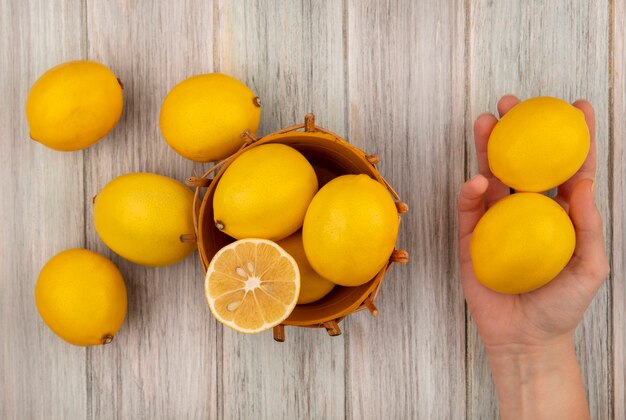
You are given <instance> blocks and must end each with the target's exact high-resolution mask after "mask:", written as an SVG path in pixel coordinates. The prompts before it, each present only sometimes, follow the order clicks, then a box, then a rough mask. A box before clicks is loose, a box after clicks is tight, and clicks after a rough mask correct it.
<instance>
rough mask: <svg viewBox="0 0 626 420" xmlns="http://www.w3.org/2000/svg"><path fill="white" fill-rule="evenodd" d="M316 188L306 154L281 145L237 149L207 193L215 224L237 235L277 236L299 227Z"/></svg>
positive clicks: (312, 171)
mask: <svg viewBox="0 0 626 420" xmlns="http://www.w3.org/2000/svg"><path fill="white" fill-rule="evenodd" d="M316 192H317V176H316V175H315V170H314V169H313V167H312V166H311V164H310V163H309V161H307V160H306V158H305V157H304V156H303V155H302V154H301V153H300V152H298V151H297V150H296V149H294V148H292V147H289V146H285V145H284V144H274V143H272V144H264V145H261V146H257V147H254V148H252V149H250V150H248V151H246V152H244V153H242V154H241V155H240V156H239V157H237V159H235V160H234V161H233V162H232V163H231V164H230V166H229V167H228V168H227V169H226V170H225V171H224V174H223V175H222V177H221V179H220V180H219V182H218V184H217V187H216V188H215V195H214V196H213V216H214V218H215V225H216V226H217V228H218V229H220V230H222V231H223V232H224V233H226V234H228V235H230V236H232V237H233V238H237V239H244V238H259V239H269V240H272V241H279V240H281V239H283V238H286V237H287V236H289V235H291V234H292V233H294V232H295V231H296V230H298V229H300V228H301V227H302V221H303V220H304V215H305V213H306V209H307V208H308V206H309V203H310V202H311V200H312V199H313V196H314V195H315V193H316Z"/></svg>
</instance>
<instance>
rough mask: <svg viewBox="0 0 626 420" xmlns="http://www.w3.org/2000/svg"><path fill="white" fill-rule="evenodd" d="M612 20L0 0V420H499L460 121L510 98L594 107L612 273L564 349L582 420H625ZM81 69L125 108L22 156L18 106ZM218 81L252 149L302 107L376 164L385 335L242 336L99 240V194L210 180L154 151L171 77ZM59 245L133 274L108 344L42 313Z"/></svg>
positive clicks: (195, 262)
mask: <svg viewBox="0 0 626 420" xmlns="http://www.w3.org/2000/svg"><path fill="white" fill-rule="evenodd" d="M625 27H626V2H625V0H601V1H599V2H586V1H583V0H574V1H565V0H558V1H552V2H545V1H541V0H531V1H527V2H515V1H513V2H493V1H491V0H471V1H470V0H451V1H448V2H435V1H427V2H414V1H409V0H398V1H391V0H383V1H378V2H360V1H356V0H344V1H342V2H339V1H332V0H325V1H313V0H296V1H292V2H281V1H279V0H245V1H236V2H235V1H226V0H211V1H206V0H181V1H165V0H161V1H152V2H148V1H131V0H111V1H108V2H101V1H95V0H80V1H79V0H64V1H62V2H61V1H59V2H46V1H43V0H24V1H11V0H6V1H1V0H0V74H1V75H2V77H0V92H2V96H0V102H1V104H2V109H3V112H1V113H0V156H1V157H2V158H3V160H2V165H0V176H1V177H2V180H3V187H2V189H0V314H1V315H2V317H1V318H0V418H2V419H11V420H12V419H20V420H21V419H43V418H45V419H75V418H88V419H94V420H95V419H130V418H132V419H161V418H184V419H187V418H189V419H193V418H203V419H204V418H210V419H213V418H218V419H231V418H232V419H238V418H242V419H243V418H255V419H275V418H313V419H314V418H329V419H335V418H356V419H360V418H433V419H439V418H471V419H491V418H496V417H497V409H498V408H497V401H496V398H495V393H494V390H493V385H492V384H491V379H490V371H489V369H488V366H487V364H486V359H485V355H484V352H483V349H482V345H481V342H480V338H479V337H478V335H477V333H476V331H475V328H474V326H473V323H472V321H471V319H470V318H469V315H467V314H466V313H465V311H464V303H463V297H462V293H461V289H460V285H459V281H458V275H457V261H456V246H457V243H456V215H455V201H456V193H457V190H458V187H459V186H460V184H461V182H462V181H463V178H464V175H465V173H464V172H467V173H474V172H475V159H474V157H473V153H474V148H473V144H472V138H471V124H472V121H473V120H474V119H475V118H476V116H477V115H478V114H479V113H481V112H484V111H491V112H495V105H496V101H497V99H498V98H499V97H500V96H502V95H503V94H505V93H515V94H517V95H519V96H521V97H524V98H527V97H530V96H535V95H540V94H547V95H554V96H560V97H563V98H565V99H567V100H570V101H573V100H575V99H577V98H579V97H586V98H588V99H589V100H590V101H591V102H592V104H593V105H594V107H595V109H596V116H597V135H598V175H597V182H596V194H597V200H598V203H599V206H600V209H601V212H602V215H603V217H604V223H605V230H606V234H607V244H608V245H610V247H609V248H608V249H610V250H612V274H611V281H610V282H607V284H606V285H605V287H603V288H602V289H601V291H600V292H599V293H598V296H597V297H596V299H595V301H594V303H593V304H592V306H591V307H590V309H589V310H588V312H587V314H586V316H585V319H584V321H583V323H582V325H581V326H580V328H579V331H578V335H577V351H578V355H579V359H580V361H581V364H582V368H583V375H584V378H585V382H586V386H587V389H588V398H589V402H590V406H591V412H592V417H593V418H597V419H605V418H606V419H608V418H614V419H623V418H626V405H625V404H626V403H625V401H626V277H625V276H626V254H625V252H624V249H623V247H624V243H626V229H625V226H624V225H625V224H626V184H625V181H624V180H625V179H626V148H625V146H624V141H625V139H626V33H625V32H624V31H625V29H624V28H625ZM611 48H612V50H611ZM80 58H89V59H92V60H97V61H101V62H103V63H104V64H106V65H108V66H109V67H110V68H111V69H112V70H113V71H114V72H115V73H116V74H117V75H118V76H119V77H120V79H122V81H123V83H124V96H125V110H124V114H123V117H122V120H121V121H120V123H119V124H118V126H117V127H116V128H115V129H114V130H113V132H112V133H111V134H110V135H109V136H107V138H105V139H104V140H102V141H101V142H100V143H98V144H97V145H95V146H93V147H90V148H89V149H87V150H86V151H84V152H76V153H59V152H55V151H52V150H49V149H47V148H45V147H43V146H41V145H39V144H37V143H35V142H32V141H30V140H29V139H28V126H27V123H26V119H25V115H24V103H25V100H26V96H27V93H28V90H29V87H30V85H31V84H32V83H33V82H34V81H35V80H36V79H37V78H38V77H39V76H40V75H41V74H42V73H43V72H44V71H45V70H46V69H48V68H50V67H52V66H53V65H55V64H58V63H60V62H63V61H66V60H70V59H80ZM212 71H221V72H225V73H229V74H231V75H233V76H235V77H238V78H239V79H241V80H243V81H244V82H246V83H247V84H248V85H249V86H250V87H251V88H252V89H253V90H255V91H256V92H257V93H258V94H259V96H260V97H261V98H262V103H263V111H262V121H261V127H260V133H261V134H267V133H270V132H272V131H274V130H276V129H279V128H282V127H285V126H288V125H291V124H294V123H296V122H300V121H301V120H302V117H303V115H304V114H305V113H307V112H314V113H315V114H316V117H317V123H318V124H319V125H321V126H324V127H326V128H328V129H330V130H332V131H335V132H337V133H339V134H340V135H343V136H345V137H346V138H347V139H348V140H349V141H350V142H351V143H353V144H355V145H357V146H358V147H360V148H362V149H364V150H365V151H367V152H369V153H378V154H380V156H381V163H380V164H379V166H380V169H381V172H382V173H383V174H384V175H385V177H387V178H388V179H389V181H390V182H391V184H392V185H393V186H394V187H396V189H397V190H398V192H399V193H400V195H401V197H402V198H403V200H404V201H406V202H408V204H409V205H410V207H411V211H410V213H409V214H407V215H405V216H404V217H403V221H402V226H401V236H400V239H399V246H400V247H402V248H405V249H408V250H409V252H410V255H411V261H410V262H409V264H408V265H406V266H401V265H398V266H394V267H392V269H391V271H390V272H389V274H388V276H387V277H386V279H385V282H384V284H383V288H382V291H381V293H380V295H379V298H378V301H377V306H378V308H379V310H380V316H379V317H378V318H372V317H371V316H370V315H369V313H367V312H361V313H359V314H356V315H353V316H351V317H350V318H349V319H347V320H346V321H343V322H342V323H341V324H340V326H341V328H342V330H343V331H344V333H343V335H341V336H339V337H335V338H330V337H328V336H327V334H326V332H325V331H323V330H310V329H301V328H289V327H288V328H287V329H286V341H285V343H283V344H277V343H275V342H274V341H273V340H272V334H271V332H268V333H266V334H261V335H258V336H244V335H239V334H237V333H235V332H233V331H231V330H229V329H227V328H224V327H222V326H221V325H219V324H217V323H216V322H215V321H214V320H213V318H212V317H211V316H210V313H209V311H208V308H207V306H206V303H205V299H204V297H203V287H202V284H203V273H202V269H201V265H200V262H199V259H198V257H197V256H196V255H194V256H193V257H190V258H189V259H187V260H186V261H184V262H182V263H180V264H178V265H176V266H173V267H167V268H158V269H155V268H144V267H139V266H136V265H133V264H131V263H129V262H127V261H125V260H123V259H122V258H120V257H118V256H116V255H114V254H113V253H112V252H111V251H109V250H108V249H107V248H106V246H105V245H104V244H103V243H102V242H101V241H100V240H99V239H98V237H97V235H96V233H95V231H94V229H93V220H92V213H91V210H92V209H91V198H92V197H93V195H95V194H96V193H97V192H98V191H99V190H100V189H101V188H102V187H104V185H106V183H107V182H108V181H110V180H111V179H112V178H114V177H116V176H118V175H121V174H124V173H127V172H133V171H149V172H157V173H160V174H164V175H168V176H171V177H174V178H176V179H179V180H183V179H184V178H185V177H186V176H188V175H190V174H191V173H192V172H193V171H198V172H201V171H202V170H203V169H205V168H206V167H207V166H208V165H197V164H193V163H191V162H189V161H187V160H185V159H183V158H182V157H180V156H178V155H177V154H176V153H175V152H173V150H171V149H170V148H169V147H168V146H167V144H166V143H165V142H164V141H163V139H162V137H161V134H160V131H159V128H158V115H159V110H160V106H161V102H162V100H163V98H164V97H165V95H166V93H167V92H168V91H169V89H171V88H172V87H173V86H174V85H175V84H176V83H177V82H179V81H181V80H183V79H184V78H186V77H189V76H191V75H193V74H198V73H202V72H212ZM464 150H466V151H467V160H466V156H465V151H464ZM466 163H467V164H468V165H469V167H467V168H466V167H465V166H466ZM611 217H612V218H611ZM70 247H87V248H90V249H93V250H96V251H99V252H101V253H103V254H104V255H107V256H109V257H111V258H112V259H113V261H114V262H115V263H116V264H118V266H119V267H120V269H121V270H122V272H123V274H124V276H125V278H126V281H127V285H128V292H129V315H128V319H127V320H126V322H125V325H124V326H123V327H122V330H121V331H120V334H119V335H118V336H117V337H116V339H115V341H114V342H113V343H112V344H110V345H107V346H102V347H97V348H89V349H84V348H78V347H74V346H71V345H69V344H66V343H64V342H63V341H61V340H60V339H58V338H57V337H56V336H55V335H54V334H53V333H52V332H50V330H49V329H48V328H47V327H46V326H45V325H44V324H43V322H42V321H41V320H40V318H39V315H38V313H37V310H36V308H35V305H34V299H33V287H34V284H35V282H36V279H37V276H38V273H39V270H40V269H41V267H42V266H43V264H44V263H45V262H46V261H47V260H48V259H49V258H50V257H52V256H53V255H54V254H56V253H58V252H60V251H62V250H64V249H67V248H70ZM466 317H467V321H466ZM466 322H467V323H466Z"/></svg>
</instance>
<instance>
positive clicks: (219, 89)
mask: <svg viewBox="0 0 626 420" xmlns="http://www.w3.org/2000/svg"><path fill="white" fill-rule="evenodd" d="M260 118H261V103H260V101H259V98H258V97H257V96H256V95H255V94H254V92H252V91H251V90H250V89H249V88H248V87H247V86H246V85H245V84H243V83H241V82H240V81H239V80H237V79H235V78H233V77H230V76H227V75H225V74H220V73H213V74H201V75H198V76H193V77H190V78H189V79H186V80H183V81H182V82H180V83H179V84H178V85H176V86H175V87H174V88H173V89H172V90H171V91H170V92H169V93H168V94H167V96H166V98H165V100H164V101H163V105H162V107H161V118H160V120H161V132H162V133H163V137H164V138H165V141H166V142H167V143H168V144H169V145H170V146H171V147H172V148H173V149H174V150H175V151H176V152H177V153H179V154H180V155H182V156H184V157H186V158H187V159H191V160H195V161H197V162H209V161H215V160H220V159H224V158H226V157H228V156H230V155H231V154H233V153H234V152H236V151H237V149H239V147H241V145H242V144H243V139H242V138H241V134H243V132H244V131H246V130H249V131H250V132H251V133H253V134H254V133H255V132H256V130H257V128H258V126H259V119H260Z"/></svg>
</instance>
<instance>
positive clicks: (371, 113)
mask: <svg viewBox="0 0 626 420" xmlns="http://www.w3.org/2000/svg"><path fill="white" fill-rule="evenodd" d="M464 20H465V15H464V8H463V2H462V1H450V2H413V1H380V2H360V1H349V2H348V22H349V25H348V72H347V74H348V97H349V110H350V111H349V116H350V120H349V135H348V137H349V140H350V141H351V142H352V143H353V144H355V145H357V146H359V147H361V148H363V149H364V150H365V151H366V152H368V153H378V154H380V156H381V163H380V165H379V166H380V168H381V172H382V174H383V175H384V176H385V177H387V179H388V180H389V182H390V183H391V184H392V185H393V186H394V187H395V188H396V189H397V191H398V193H399V194H400V196H401V197H402V198H403V199H404V200H405V201H407V203H408V204H409V207H410V211H409V213H408V214H406V215H403V217H402V223H401V225H400V231H401V234H400V238H399V247H401V248H406V249H407V250H408V251H409V254H410V262H409V264H408V265H406V266H400V265H398V266H395V267H392V269H391V271H390V272H389V273H388V274H387V276H386V278H385V280H384V282H383V286H382V290H381V292H380V296H379V298H378V301H377V306H378V308H379V310H380V316H379V317H378V318H372V317H371V316H370V315H369V314H368V313H366V312H363V313H360V314H357V315H354V316H352V317H351V318H349V319H348V321H347V322H346V327H345V329H346V331H347V332H346V335H347V348H346V352H347V355H346V357H347V365H348V370H347V378H346V389H348V390H349V392H348V393H347V395H346V398H347V404H348V407H347V412H348V416H349V417H350V418H357V419H359V418H432V419H444V418H462V417H463V416H464V415H465V369H464V360H465V357H464V353H465V337H464V332H465V325H464V303H463V297H462V294H461V288H460V284H459V282H458V279H457V276H456V271H457V258H456V255H457V252H456V234H455V233H454V232H455V225H456V211H455V203H456V192H457V186H458V185H460V183H461V182H462V180H463V166H464V164H463V162H464V159H463V148H464V127H465V118H464V113H465V110H464V100H463V99H464V97H465V91H464V90H465V78H464V75H465V66H464V54H465V49H464V41H463V39H464ZM444 401H446V402H445V403H444ZM448 402H452V403H448Z"/></svg>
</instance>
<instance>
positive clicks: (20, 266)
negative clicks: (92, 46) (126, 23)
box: [0, 0, 87, 419]
mask: <svg viewBox="0 0 626 420" xmlns="http://www.w3.org/2000/svg"><path fill="white" fill-rule="evenodd" d="M81 8H82V6H81V2H80V1H73V0H70V1H67V2H64V3H63V4H53V3H52V2H48V1H43V0H42V1H39V0H30V1H17V2H14V1H11V2H3V4H2V7H1V8H0V10H1V12H0V74H2V77H0V91H1V92H3V95H2V99H1V101H2V110H3V111H2V112H1V113H0V156H2V165H0V177H1V178H2V180H3V186H2V192H1V193H0V194H1V195H0V197H1V198H0V314H1V316H0V343H2V344H0V418H3V419H30V418H48V419H67V418H84V417H85V413H86V401H87V399H86V395H85V389H86V388H85V383H86V376H85V349H84V348H82V347H75V346H72V345H70V344H67V343H65V342H64V341H62V340H61V339H59V338H58V337H57V336H56V335H54V333H52V331H50V330H49V329H48V328H47V327H46V326H45V324H44V323H43V321H42V320H41V318H40V317H39V314H38V312H37V308H36V306H35V302H34V287H35V283H36V281H37V277H38V275H39V271H40V269H41V268H42V266H43V265H44V264H45V263H46V262H47V260H48V259H49V258H51V257H52V256H53V255H55V254H57V253H58V252H61V251H63V250H65V249H67V248H73V247H82V246H83V227H84V220H83V154H82V152H73V153H60V152H56V151H53V150H51V149H47V148H45V147H44V146H42V145H41V144H39V143H36V142H33V141H31V140H30V139H29V135H28V132H29V129H28V124H27V122H26V115H25V112H24V109H25V108H24V107H25V103H26V97H27V95H28V91H29V89H30V87H31V85H32V84H33V83H34V82H35V80H36V79H37V78H38V77H39V76H41V74H42V73H43V72H44V71H46V70H47V69H48V68H50V67H52V66H55V65H57V64H59V63H61V62H63V61H68V60H72V59H80V58H82V57H83V56H84V52H85V39H84V34H83V31H82V28H83V25H82V23H83V22H82V19H81V14H80V10H81ZM68 395H71V396H72V398H68V397H67V396H68Z"/></svg>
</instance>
